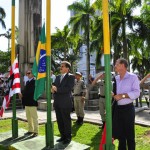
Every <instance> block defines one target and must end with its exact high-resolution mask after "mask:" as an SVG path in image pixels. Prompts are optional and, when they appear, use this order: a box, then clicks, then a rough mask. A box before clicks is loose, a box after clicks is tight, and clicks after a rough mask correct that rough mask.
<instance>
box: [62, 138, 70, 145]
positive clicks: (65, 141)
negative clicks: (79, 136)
mask: <svg viewBox="0 0 150 150" xmlns="http://www.w3.org/2000/svg"><path fill="white" fill-rule="evenodd" d="M70 142H71V139H65V140H64V141H63V144H65V145H66V144H69V143H70Z"/></svg>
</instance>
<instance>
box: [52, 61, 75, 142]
mask: <svg viewBox="0 0 150 150" xmlns="http://www.w3.org/2000/svg"><path fill="white" fill-rule="evenodd" d="M70 67H71V64H70V63H69V62H67V61H62V62H61V66H60V72H61V75H58V76H56V79H55V82H54V83H53V85H52V88H51V92H52V93H53V94H54V108H55V112H56V118H57V124H58V129H59V132H60V134H61V138H60V139H58V140H57V142H62V143H63V144H69V143H70V142H71V116H70V113H71V111H72V99H71V98H72V94H71V93H72V90H73V87H74V82H75V77H74V76H73V75H72V74H70V73H69V71H70Z"/></svg>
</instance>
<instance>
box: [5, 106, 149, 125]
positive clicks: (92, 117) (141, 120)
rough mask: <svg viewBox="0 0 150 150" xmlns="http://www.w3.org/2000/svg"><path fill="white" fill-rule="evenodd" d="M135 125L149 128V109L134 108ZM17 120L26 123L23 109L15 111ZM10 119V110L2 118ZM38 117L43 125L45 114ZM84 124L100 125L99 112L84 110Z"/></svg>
mask: <svg viewBox="0 0 150 150" xmlns="http://www.w3.org/2000/svg"><path fill="white" fill-rule="evenodd" d="M135 112H136V113H135V124H138V125H142V126H150V114H149V112H150V109H149V108H147V106H144V107H138V108H136V107H135ZM16 115H17V118H18V119H20V120H23V121H26V115H25V110H24V109H18V110H17V114H16ZM51 115H52V121H56V116H55V111H52V112H51ZM11 117H12V110H8V111H5V113H4V116H3V118H2V119H6V118H11ZM38 117H39V124H44V123H46V121H47V112H46V111H42V110H38ZM71 118H72V119H73V120H75V119H76V114H75V113H72V114H71ZM84 121H85V122H90V123H93V124H97V125H99V124H100V125H101V124H102V121H101V117H100V114H99V111H87V110H85V117H84Z"/></svg>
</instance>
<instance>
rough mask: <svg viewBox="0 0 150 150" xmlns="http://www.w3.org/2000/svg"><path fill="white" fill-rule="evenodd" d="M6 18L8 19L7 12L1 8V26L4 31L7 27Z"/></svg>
mask: <svg viewBox="0 0 150 150" xmlns="http://www.w3.org/2000/svg"><path fill="white" fill-rule="evenodd" d="M5 17H6V13H5V10H4V9H3V8H2V7H0V24H1V25H2V28H4V29H6V25H5V22H4V18H5Z"/></svg>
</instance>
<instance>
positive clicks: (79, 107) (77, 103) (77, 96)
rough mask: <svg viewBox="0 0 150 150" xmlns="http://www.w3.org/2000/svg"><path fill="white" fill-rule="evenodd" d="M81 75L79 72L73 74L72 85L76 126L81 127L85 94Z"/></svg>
mask: <svg viewBox="0 0 150 150" xmlns="http://www.w3.org/2000/svg"><path fill="white" fill-rule="evenodd" d="M81 78H82V74H81V73H80V72H76V73H75V79H76V80H75V85H74V108H75V112H76V115H77V121H76V123H77V124H80V125H82V124H83V119H84V103H85V94H86V85H85V83H84V81H83V80H82V79H81Z"/></svg>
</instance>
